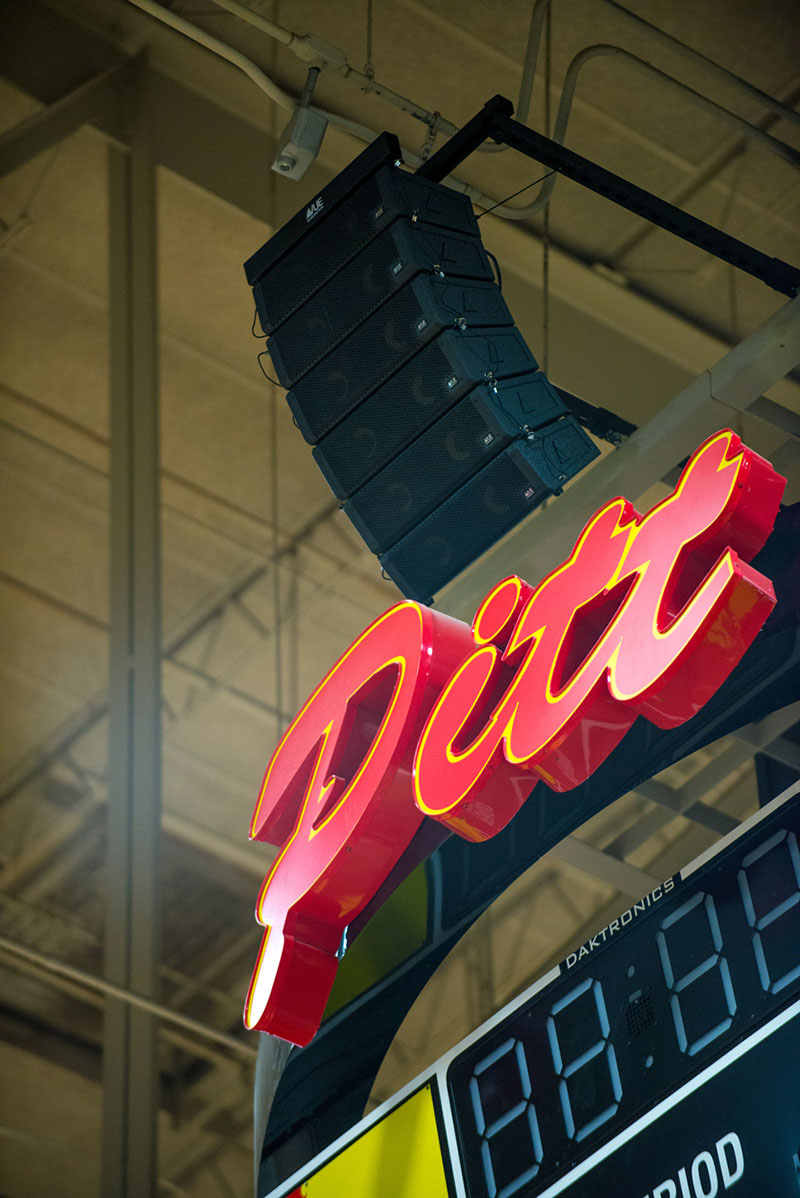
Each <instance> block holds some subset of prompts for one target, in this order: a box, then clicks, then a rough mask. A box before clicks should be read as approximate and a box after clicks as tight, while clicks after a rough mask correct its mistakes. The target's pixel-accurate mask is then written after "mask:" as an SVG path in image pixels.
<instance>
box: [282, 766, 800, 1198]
mask: <svg viewBox="0 0 800 1198" xmlns="http://www.w3.org/2000/svg"><path fill="white" fill-rule="evenodd" d="M798 838H800V784H797V785H795V786H794V787H791V788H790V789H789V790H788V791H786V792H785V793H784V794H783V795H781V796H779V797H778V798H777V799H774V800H773V801H772V802H771V803H769V804H768V805H767V806H765V807H763V808H762V809H761V810H760V811H759V812H757V813H756V814H755V815H754V816H753V817H752V818H751V819H750V820H748V821H747V822H745V823H743V824H742V825H741V826H740V827H739V828H737V829H736V830H735V831H733V832H732V833H730V834H729V835H728V836H727V837H725V838H723V839H722V840H721V841H719V842H718V843H717V844H716V845H715V846H714V847H713V849H712V850H710V851H709V852H708V853H706V854H704V855H702V856H701V857H699V858H698V859H696V860H695V861H694V862H692V863H691V864H690V865H688V866H686V867H685V868H684V869H683V870H681V872H680V873H679V874H676V875H674V876H673V877H671V878H668V879H666V880H665V881H664V882H663V883H662V884H661V885H660V886H658V887H657V888H656V889H655V890H654V891H652V892H651V893H650V894H648V895H646V896H645V897H644V898H642V899H641V900H640V901H639V902H637V903H634V904H633V906H632V907H630V908H629V909H628V910H627V911H625V912H623V913H622V914H621V915H620V917H619V918H618V919H616V920H613V921H612V922H611V923H610V924H608V925H607V926H606V927H605V928H602V929H600V930H599V931H598V932H597V933H595V934H594V935H593V936H592V937H591V938H590V939H589V940H588V941H587V942H586V943H584V944H582V945H580V946H577V947H576V948H575V950H574V951H573V952H571V953H570V954H569V955H568V956H567V958H566V959H565V960H564V961H562V962H561V964H560V965H559V966H557V967H555V968H554V969H553V970H551V971H550V972H549V973H548V974H547V975H545V976H544V977H543V978H541V979H540V980H539V981H538V982H537V983H536V984H535V985H534V986H532V987H531V988H529V989H528V990H526V991H525V992H524V993H523V994H521V995H520V996H519V997H518V998H516V999H514V1000H513V1001H512V1002H511V1003H509V1004H508V1005H507V1006H506V1007H504V1008H503V1009H502V1010H501V1011H498V1012H497V1013H496V1014H495V1015H494V1016H493V1017H492V1018H491V1019H489V1020H488V1021H487V1022H486V1023H484V1024H483V1025H482V1026H481V1027H480V1028H478V1029H477V1030H476V1031H475V1032H473V1033H472V1034H471V1035H469V1036H468V1037H466V1038H465V1039H464V1040H463V1041H462V1042H461V1043H460V1044H458V1045H456V1046H455V1048H453V1049H452V1050H451V1051H450V1052H448V1053H447V1054H446V1055H445V1056H443V1057H442V1058H441V1059H440V1060H439V1061H437V1062H435V1063H434V1064H433V1065H432V1066H430V1068H428V1069H426V1070H425V1072H424V1073H423V1074H422V1075H420V1076H419V1077H418V1078H417V1079H415V1081H414V1082H412V1083H410V1084H409V1085H408V1086H406V1087H405V1088H404V1089H403V1090H402V1091H400V1093H399V1094H398V1095H396V1096H395V1097H394V1098H393V1099H392V1100H391V1101H390V1102H389V1103H386V1104H384V1105H383V1106H382V1107H380V1108H378V1110H376V1111H374V1112H373V1113H372V1114H371V1115H370V1116H368V1117H367V1118H366V1119H364V1120H362V1122H361V1123H359V1124H357V1125H356V1126H355V1127H353V1128H351V1129H350V1131H349V1132H348V1133H346V1134H345V1135H344V1136H342V1137H341V1138H340V1139H339V1140H337V1141H336V1142H335V1143H334V1144H332V1145H330V1147H329V1148H328V1149H326V1150H325V1152H324V1153H321V1154H320V1155H319V1157H317V1158H315V1159H314V1160H312V1161H310V1162H309V1163H308V1164H307V1165H306V1166H304V1168H303V1169H302V1170H301V1171H300V1172H298V1173H297V1174H295V1175H294V1176H293V1177H292V1178H289V1179H288V1180H287V1181H286V1182H285V1183H284V1184H283V1185H281V1186H279V1187H278V1188H277V1189H275V1190H274V1191H272V1194H273V1195H274V1198H289V1196H292V1198H300V1195H302V1196H303V1198H306V1196H307V1198H333V1196H335V1195H342V1194H347V1195H348V1198H375V1195H381V1198H419V1195H422V1194H424V1195H425V1198H512V1196H516V1198H555V1196H556V1195H561V1194H563V1195H565V1196H566V1198H608V1196H609V1195H611V1194H613V1195H614V1196H615V1198H716V1196H717V1195H723V1194H725V1193H727V1191H728V1190H733V1191H734V1198H745V1195H751V1194H753V1195H756V1194H757V1195H759V1196H767V1195H768V1196H769V1198H784V1196H786V1198H790V1196H791V1198H797V1196H798V1195H800V845H799V843H798ZM260 1198H263V1196H260Z"/></svg>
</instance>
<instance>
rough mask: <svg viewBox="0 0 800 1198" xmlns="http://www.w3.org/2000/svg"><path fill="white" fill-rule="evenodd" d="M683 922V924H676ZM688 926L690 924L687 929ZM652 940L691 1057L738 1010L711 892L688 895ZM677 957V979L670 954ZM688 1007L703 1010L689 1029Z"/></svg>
mask: <svg viewBox="0 0 800 1198" xmlns="http://www.w3.org/2000/svg"><path fill="white" fill-rule="evenodd" d="M682 920H683V921H684V922H683V924H682V925H681V926H678V925H679V924H680V923H681V921H682ZM690 921H691V925H690ZM670 928H672V929H674V931H673V932H671V933H670V938H669V940H668V939H667V934H668V932H669V929H670ZM687 928H690V930H689V931H688V932H687ZM656 940H657V943H658V952H659V956H660V957H661V968H662V969H663V971H664V981H665V982H666V984H667V987H668V989H669V1006H670V1010H671V1012H672V1020H673V1023H674V1025H675V1034H676V1036H677V1038H678V1047H679V1048H680V1050H681V1052H685V1053H687V1055H688V1056H690V1057H692V1056H694V1054H695V1053H696V1052H699V1051H700V1049H701V1048H705V1046H706V1045H707V1044H710V1043H711V1041H712V1040H716V1038H717V1036H721V1035H722V1033H723V1032H726V1031H727V1030H728V1028H729V1027H730V1026H731V1023H732V1022H733V1016H734V1014H735V1012H736V999H735V997H734V994H733V987H732V986H731V972H730V969H729V968H728V962H727V960H726V959H725V957H724V956H723V955H722V936H721V934H720V930H719V920H718V919H717V912H716V908H715V906H714V900H713V898H712V897H711V895H710V894H703V892H702V891H698V893H697V894H694V895H692V897H691V898H690V899H688V900H687V901H686V902H685V903H683V904H682V905H681V906H680V907H678V909H677V910H676V911H673V912H672V914H671V915H668V916H667V917H666V919H663V920H662V921H661V926H660V928H659V930H658V936H657V937H656ZM670 945H672V954H671V953H670ZM698 946H699V947H698ZM705 950H707V952H705V955H704V956H703V957H702V959H701V960H700V961H698V957H699V956H700V955H701V953H703V952H704V951H705ZM679 955H680V956H682V957H683V958H684V961H683V965H682V966H681V967H683V968H684V972H683V973H682V974H681V976H680V977H676V976H675V966H674V964H673V957H674V956H679ZM692 987H695V988H698V989H701V990H702V995H703V1001H702V1003H699V1002H698V1001H697V1000H696V995H694V994H690V988H692ZM689 1011H691V1012H693V1013H696V1012H698V1011H701V1012H702V1016H701V1023H700V1025H699V1026H698V1024H697V1017H696V1015H695V1020H694V1024H692V1023H689V1030H688V1031H687V1022H688V1015H685V1012H689ZM709 1015H710V1019H709ZM717 1016H719V1018H717ZM709 1022H710V1023H711V1027H709V1028H708V1029H707V1030H705V1029H704V1026H703V1025H705V1024H708V1023H709Z"/></svg>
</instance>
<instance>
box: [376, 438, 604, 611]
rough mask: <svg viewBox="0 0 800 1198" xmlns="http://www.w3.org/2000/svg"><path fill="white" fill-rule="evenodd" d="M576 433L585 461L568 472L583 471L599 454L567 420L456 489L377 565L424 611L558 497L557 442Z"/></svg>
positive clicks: (514, 446)
mask: <svg viewBox="0 0 800 1198" xmlns="http://www.w3.org/2000/svg"><path fill="white" fill-rule="evenodd" d="M575 431H577V434H578V438H579V440H580V442H581V443H582V445H583V450H584V452H583V457H582V458H581V459H579V458H578V457H577V456H575V455H574V454H573V455H572V456H571V462H572V466H573V472H574V473H576V472H577V470H579V469H582V468H583V466H585V465H587V464H588V463H589V462H590V461H591V460H592V458H593V457H596V456H597V449H596V448H595V446H594V445H593V444H592V442H591V441H590V440H589V438H588V437H587V436H586V435H585V434H584V433H583V432H582V430H581V429H580V427H579V426H578V425H577V424H576V422H575V420H574V418H573V417H572V416H565V417H564V419H563V420H561V421H558V422H557V424H556V425H554V426H553V428H552V429H548V430H545V432H546V435H544V436H542V435H539V434H537V435H536V437H535V438H534V440H529V441H515V442H513V443H512V444H511V445H510V446H508V447H507V448H506V449H504V450H503V451H502V452H501V453H500V454H498V455H497V457H495V458H493V460H492V461H491V462H489V463H488V465H486V466H484V468H483V469H482V470H481V471H480V472H479V473H478V474H476V475H475V476H474V477H473V478H471V479H470V481H469V482H467V483H465V485H464V486H463V487H460V488H459V489H458V490H457V491H456V492H455V493H454V494H453V495H451V496H450V498H449V499H447V500H445V502H444V503H443V504H442V505H441V506H440V507H438V508H437V509H436V510H435V511H434V512H432V513H431V515H430V516H428V517H427V518H426V519H425V520H423V521H422V522H421V523H420V524H418V525H417V527H416V528H414V529H413V530H412V531H411V532H409V533H407V534H406V536H404V537H403V538H402V539H401V540H400V541H398V542H397V544H396V545H394V546H393V547H392V548H391V549H390V550H389V551H388V552H387V553H384V554H383V555H382V556H381V558H380V561H381V565H382V566H383V568H384V570H385V571H386V573H387V574H388V575H389V576H390V578H392V579H393V580H394V581H395V582H396V583H397V585H398V587H399V588H400V590H401V591H402V593H403V594H404V595H406V596H407V597H408V598H410V599H416V600H417V601H419V602H421V603H429V602H430V601H431V597H432V596H433V595H435V594H436V592H437V591H438V590H439V589H440V588H441V587H443V586H444V585H445V583H447V582H449V581H450V580H451V579H452V578H455V576H456V574H460V572H461V571H462V570H464V569H465V568H466V567H467V566H468V565H469V564H470V562H473V561H474V560H475V559H476V558H477V557H479V556H480V555H481V554H482V553H484V552H485V551H486V550H487V549H488V548H490V546H492V545H493V544H494V543H495V541H498V540H499V539H500V537H502V536H503V535H504V534H505V533H507V532H508V531H509V529H511V528H513V527H514V525H515V524H518V523H519V521H520V520H521V519H522V518H523V517H524V516H526V515H527V514H528V513H529V512H530V511H532V510H533V509H534V508H535V507H537V506H538V504H539V503H541V501H542V500H543V499H545V498H546V497H547V496H548V495H551V494H553V493H556V492H558V491H559V490H560V488H561V485H562V483H563V482H564V481H565V478H566V477H567V476H566V475H565V474H564V473H563V472H562V471H559V473H558V474H556V473H554V472H553V470H552V467H551V465H550V462H551V461H552V460H554V458H555V459H558V458H559V455H557V454H556V452H555V448H554V446H555V442H556V441H558V440H559V439H560V438H561V437H562V436H566V437H567V438H568V440H569V443H570V445H572V446H574V445H575V444H576V441H575V439H574V437H573V434H574V432H575Z"/></svg>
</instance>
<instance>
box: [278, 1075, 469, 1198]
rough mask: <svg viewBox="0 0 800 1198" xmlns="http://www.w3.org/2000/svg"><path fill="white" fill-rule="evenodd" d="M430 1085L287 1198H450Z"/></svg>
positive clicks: (310, 1177)
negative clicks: (420, 1196)
mask: <svg viewBox="0 0 800 1198" xmlns="http://www.w3.org/2000/svg"><path fill="white" fill-rule="evenodd" d="M449 1193H450V1191H449V1190H448V1187H447V1181H446V1179H445V1173H444V1165H443V1163H442V1150H441V1147H440V1144H439V1131H438V1127H437V1122H436V1114H435V1111H434V1107H433V1095H432V1093H431V1087H430V1085H427V1086H424V1087H423V1088H422V1089H421V1090H417V1092H416V1093H415V1094H412V1095H411V1097H410V1098H407V1099H406V1100H405V1102H402V1103H401V1104H400V1105H399V1106H396V1107H394V1109H393V1110H391V1111H390V1112H389V1114H388V1115H386V1116H385V1117H384V1118H382V1119H380V1120H379V1122H378V1123H376V1124H375V1126H374V1127H372V1128H370V1129H369V1131H367V1132H366V1133H365V1134H363V1135H362V1136H361V1137H360V1138H359V1139H357V1140H355V1141H354V1142H353V1143H351V1144H349V1145H348V1146H347V1147H346V1148H344V1149H343V1150H342V1151H341V1152H340V1153H339V1154H338V1155H337V1156H335V1157H334V1158H333V1160H330V1161H328V1162H327V1164H324V1165H323V1166H322V1167H321V1168H320V1169H318V1170H317V1171H316V1172H315V1173H312V1174H311V1175H310V1176H309V1177H308V1178H306V1180H305V1181H303V1182H301V1183H300V1185H299V1186H296V1187H295V1188H294V1189H292V1190H290V1191H289V1192H288V1195H287V1198H343V1195H347V1198H376V1195H381V1198H419V1195H421V1194H424V1195H425V1196H426V1198H449Z"/></svg>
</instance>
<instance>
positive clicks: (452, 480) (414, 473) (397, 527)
mask: <svg viewBox="0 0 800 1198" xmlns="http://www.w3.org/2000/svg"><path fill="white" fill-rule="evenodd" d="M521 433H522V430H521V429H520V427H519V426H518V425H517V424H516V423H515V422H514V421H513V420H511V419H510V418H509V417H507V416H505V415H504V413H503V412H502V411H501V410H499V409H498V408H497V406H496V405H495V403H494V402H493V399H492V396H491V393H490V392H489V391H488V389H487V388H485V387H480V388H478V390H477V391H475V392H473V393H472V394H470V395H468V396H466V397H465V398H464V399H462V400H461V402H460V403H457V404H456V405H455V406H454V407H452V408H451V409H450V411H449V412H447V413H446V414H445V415H444V416H442V418H441V419H440V420H437V421H436V423H435V424H434V425H433V426H432V427H431V428H429V429H428V431H427V432H426V433H423V435H422V436H421V437H419V438H418V439H417V440H416V441H414V442H413V443H412V444H411V445H410V446H409V447H408V449H406V450H405V451H404V452H403V453H401V454H399V455H398V457H396V458H395V459H394V461H392V462H390V463H389V465H388V466H386V467H385V469H383V470H381V471H380V472H379V473H378V474H376V475H375V477H374V478H373V479H372V480H371V481H370V482H368V483H367V484H366V485H365V486H363V487H361V488H360V489H359V490H358V491H356V493H355V495H354V496H353V497H352V499H350V500H348V502H347V503H346V504H345V505H344V510H345V512H346V513H347V515H348V516H349V517H350V519H351V520H352V521H353V524H354V525H355V527H356V528H357V529H358V531H359V533H360V534H361V536H362V537H363V538H364V540H365V541H366V543H367V545H368V546H369V547H370V549H371V550H372V551H373V553H381V552H383V551H384V550H386V549H388V548H389V546H390V545H393V544H394V542H395V541H397V540H399V539H400V537H402V536H403V535H404V533H406V532H408V531H409V530H410V529H412V528H413V527H414V525H415V524H419V522H420V520H422V519H423V518H424V517H425V516H427V515H428V513H429V512H431V511H433V509H434V508H435V507H438V506H439V504H441V503H442V502H443V501H444V500H445V499H447V497H448V496H449V495H451V494H452V493H453V492H454V491H455V490H457V489H458V487H460V486H462V484H463V483H465V482H466V481H467V480H468V479H470V478H471V477H472V475H473V474H475V473H477V471H478V470H480V469H481V468H482V467H483V466H484V465H485V464H486V462H488V461H489V459H490V458H492V457H494V456H495V454H497V453H499V452H500V450H501V449H503V448H504V446H506V445H508V444H509V442H510V441H512V440H513V439H514V437H518V436H520V435H521Z"/></svg>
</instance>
